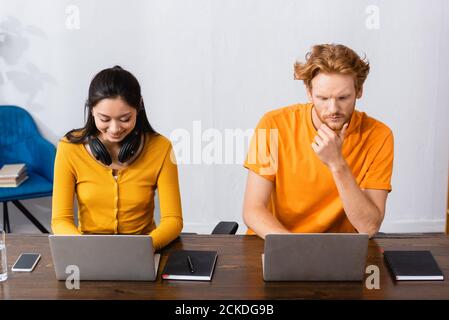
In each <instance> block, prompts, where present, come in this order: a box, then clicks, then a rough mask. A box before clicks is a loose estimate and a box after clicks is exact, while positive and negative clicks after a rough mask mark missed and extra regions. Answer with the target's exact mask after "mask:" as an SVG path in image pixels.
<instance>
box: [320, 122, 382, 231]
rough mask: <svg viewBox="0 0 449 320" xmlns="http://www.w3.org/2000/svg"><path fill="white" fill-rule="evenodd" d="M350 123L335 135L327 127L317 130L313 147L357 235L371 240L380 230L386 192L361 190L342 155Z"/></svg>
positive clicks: (323, 126)
mask: <svg viewBox="0 0 449 320" xmlns="http://www.w3.org/2000/svg"><path fill="white" fill-rule="evenodd" d="M347 128H348V124H345V125H344V127H343V129H342V130H341V132H340V133H335V132H334V131H333V130H331V129H330V128H329V127H328V126H326V125H325V124H322V126H321V127H320V128H319V129H318V135H317V136H316V137H315V141H314V143H312V148H313V150H314V151H315V153H316V154H317V156H318V157H319V158H320V159H321V161H322V162H323V163H324V164H326V165H327V166H328V168H329V169H330V171H331V172H332V176H333V178H334V181H335V184H336V186H337V189H338V193H339V195H340V198H341V200H342V202H343V208H344V210H345V213H346V216H347V217H348V219H349V221H350V222H351V224H352V225H353V226H354V228H356V230H357V231H358V232H361V233H368V234H369V236H370V237H372V236H373V235H374V234H376V233H377V232H378V231H379V228H380V225H381V224H382V221H383V218H384V214H385V203H386V201H387V195H388V191H387V190H374V189H366V190H362V189H360V187H359V186H358V185H357V181H356V180H355V178H354V176H353V175H352V172H351V169H350V168H349V166H348V164H347V163H346V161H345V159H344V158H343V155H342V153H341V147H342V145H343V141H344V138H345V133H346V129H347Z"/></svg>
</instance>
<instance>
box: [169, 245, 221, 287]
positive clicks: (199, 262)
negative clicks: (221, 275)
mask: <svg viewBox="0 0 449 320" xmlns="http://www.w3.org/2000/svg"><path fill="white" fill-rule="evenodd" d="M217 256H218V255H217V252H216V251H198V250H179V251H174V252H172V253H171V254H170V256H169V257H168V260H167V263H166V264H165V267H164V271H162V279H168V280H203V281H204V280H206V281H210V280H211V279H212V274H213V272H214V268H215V262H216V261H217Z"/></svg>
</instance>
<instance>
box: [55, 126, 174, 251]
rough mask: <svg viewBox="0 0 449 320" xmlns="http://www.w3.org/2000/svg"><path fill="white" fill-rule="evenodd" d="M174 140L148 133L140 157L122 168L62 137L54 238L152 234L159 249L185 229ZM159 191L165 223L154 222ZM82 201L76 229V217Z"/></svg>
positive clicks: (155, 245) (56, 168)
mask: <svg viewBox="0 0 449 320" xmlns="http://www.w3.org/2000/svg"><path fill="white" fill-rule="evenodd" d="M175 161H176V160H175V158H174V154H173V151H172V146H171V143H170V141H169V140H168V139H167V138H165V137H164V136H162V135H153V134H151V135H150V134H147V136H146V139H145V146H144V147H143V149H142V152H141V154H140V155H139V157H138V158H137V159H136V160H135V161H134V162H133V163H131V164H130V165H129V166H128V167H126V168H125V169H123V170H120V171H119V173H118V177H117V180H115V179H114V177H113V175H112V169H110V168H108V167H106V166H103V165H102V164H100V163H99V162H97V161H96V160H95V159H94V158H93V157H92V156H91V155H90V154H89V153H88V151H87V150H86V148H85V146H84V145H83V144H74V143H70V142H69V141H68V140H67V139H66V138H63V139H62V140H61V141H60V142H59V144H58V149H57V153H56V160H55V172H54V186H53V200H52V201H53V203H52V206H53V209H52V219H51V228H52V230H53V233H54V234H148V235H150V236H151V237H152V238H153V246H154V248H155V249H156V250H158V249H161V248H162V247H164V246H165V245H167V244H168V243H170V242H171V241H172V240H174V239H175V238H176V237H177V236H178V235H179V233H180V232H181V230H182V227H183V220H182V212H181V197H180V194H179V185H178V171H177V166H176V163H175ZM156 189H158V195H159V202H160V209H161V219H160V224H159V226H157V227H156V224H155V222H154V219H153V211H154V194H155V191H156ZM75 194H76V198H77V200H78V227H76V226H75V223H74V217H73V201H74V195H75Z"/></svg>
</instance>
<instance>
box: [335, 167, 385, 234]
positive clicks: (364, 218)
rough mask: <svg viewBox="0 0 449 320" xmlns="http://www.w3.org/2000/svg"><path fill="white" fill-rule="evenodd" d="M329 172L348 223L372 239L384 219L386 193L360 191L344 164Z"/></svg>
mask: <svg viewBox="0 0 449 320" xmlns="http://www.w3.org/2000/svg"><path fill="white" fill-rule="evenodd" d="M331 172H332V175H333V177H334V181H335V184H336V185H337V189H338V193H339V195H340V198H341V201H342V202H343V208H344V210H345V213H346V216H347V217H348V219H349V221H350V222H351V224H352V225H353V226H354V228H356V230H357V231H358V232H360V233H368V234H369V236H370V237H372V236H373V235H375V234H376V233H377V232H378V231H379V228H380V226H381V224H382V221H383V219H384V215H385V204H386V201H387V195H388V191H387V190H375V189H360V187H359V186H358V185H357V181H356V180H355V178H354V176H353V175H352V172H351V169H350V168H349V166H348V165H347V164H346V162H345V163H344V164H342V165H341V166H337V167H332V168H331Z"/></svg>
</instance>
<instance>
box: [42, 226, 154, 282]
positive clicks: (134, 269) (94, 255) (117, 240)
mask: <svg viewBox="0 0 449 320" xmlns="http://www.w3.org/2000/svg"><path fill="white" fill-rule="evenodd" d="M48 239H49V241H50V249H51V255H52V258H53V264H54V266H55V272H56V278H57V279H58V280H66V279H67V277H68V276H69V275H70V274H72V273H73V270H74V269H73V268H76V267H78V270H79V277H80V280H123V281H154V280H156V276H157V271H158V267H159V259H160V255H159V254H154V249H153V241H152V238H151V237H149V236H145V235H81V236H80V235H49V236H48ZM68 266H75V267H69V268H67V267H68Z"/></svg>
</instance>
